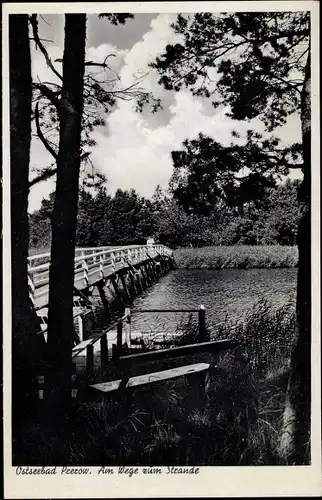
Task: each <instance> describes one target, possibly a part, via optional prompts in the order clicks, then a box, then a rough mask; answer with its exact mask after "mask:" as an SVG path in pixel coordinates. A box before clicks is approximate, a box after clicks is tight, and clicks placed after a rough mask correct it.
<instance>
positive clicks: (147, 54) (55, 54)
mask: <svg viewBox="0 0 322 500" xmlns="http://www.w3.org/2000/svg"><path fill="white" fill-rule="evenodd" d="M175 19H176V14H136V15H135V18H134V19H130V20H128V21H127V23H126V24H125V25H120V26H113V25H111V24H110V23H109V22H108V20H107V19H98V17H97V15H88V21H87V46H86V60H91V61H94V62H102V61H103V60H104V59H105V57H106V56H107V55H109V54H113V57H109V58H108V63H109V65H110V68H111V71H110V72H109V74H108V75H107V77H108V78H110V77H111V75H116V74H118V75H119V78H120V80H119V82H118V85H119V86H120V87H123V88H124V87H126V86H127V85H130V84H131V83H133V82H134V80H135V75H136V76H140V75H146V76H145V78H144V79H143V80H142V82H141V83H140V86H141V87H143V88H144V89H145V90H146V91H149V92H152V93H153V95H154V96H155V97H158V98H160V99H161V102H162V106H163V110H162V111H158V112H157V113H155V114H151V113H149V112H148V110H147V109H146V110H144V112H143V113H138V112H137V111H135V109H134V103H133V101H124V100H119V101H118V102H117V105H116V106H115V108H113V110H112V111H111V112H110V113H109V114H108V115H105V118H106V122H107V123H106V126H105V127H99V128H97V129H95V131H94V132H93V138H94V139H95V141H96V146H94V147H93V148H92V154H91V159H92V163H93V165H94V168H95V170H96V171H98V172H101V173H103V174H104V175H105V176H106V177H107V179H108V182H107V190H108V191H109V192H110V193H111V194H113V193H114V192H115V191H116V190H117V189H118V188H121V189H131V188H134V189H135V190H136V191H137V192H138V193H139V194H140V195H141V196H145V197H150V196H152V194H153V192H154V190H155V187H156V186H157V185H160V186H161V187H162V188H163V189H166V188H167V187H168V182H169V180H170V177H171V174H172V172H173V165H172V160H171V151H172V150H174V149H180V148H181V145H182V142H183V141H184V140H185V139H186V138H188V139H193V138H195V137H196V136H197V135H198V134H199V133H200V132H202V133H204V134H206V135H209V136H211V137H213V138H214V139H215V140H216V141H218V142H220V143H221V144H223V145H226V144H227V145H228V144H230V143H231V132H232V131H233V130H236V131H238V132H239V133H240V134H241V135H242V136H243V134H244V133H245V132H246V130H247V129H249V128H254V129H255V130H258V131H259V132H264V128H263V125H262V123H261V122H260V121H259V120H252V121H251V122H237V121H235V120H232V119H230V118H228V117H227V116H225V111H227V110H225V109H224V110H223V109H220V110H218V109H217V110H215V109H214V108H212V106H211V104H210V103H209V101H207V100H205V99H197V98H195V97H193V96H192V94H191V92H190V91H189V90H188V89H182V90H180V91H179V92H169V91H166V90H164V88H163V87H161V86H160V85H159V84H158V75H157V74H156V73H155V72H153V70H151V69H150V68H149V66H148V65H149V63H150V62H152V61H153V60H154V59H155V58H156V57H157V56H158V55H160V54H161V53H162V52H163V51H164V49H165V47H166V45H167V44H169V43H170V44H171V43H174V42H176V41H178V39H177V38H176V37H177V35H175V34H174V32H173V30H172V29H171V26H170V25H171V23H172V22H173V21H174V20H175ZM63 30H64V16H62V15H45V16H43V17H39V34H40V37H41V38H42V39H43V40H44V41H43V43H44V45H45V46H46V48H47V50H48V52H49V54H50V56H51V58H52V60H54V59H56V58H61V57H62V53H63ZM31 45H32V47H31V57H32V72H33V78H34V79H37V80H38V81H39V80H40V81H43V82H45V81H50V82H55V81H56V80H55V77H54V75H53V74H52V73H51V71H50V69H49V68H48V67H47V66H46V63H45V61H44V58H43V56H42V54H41V53H40V51H39V50H35V47H34V44H33V43H32V44H31ZM59 66H60V64H59V63H57V68H58V69H61V66H60V67H59ZM102 77H106V75H105V74H103V75H102ZM98 112H99V111H98ZM35 135H36V134H34V137H33V138H32V146H31V167H32V169H31V178H32V177H33V176H34V175H35V169H40V168H42V167H44V166H47V165H49V164H51V163H52V161H53V159H52V157H51V156H50V155H49V153H48V152H47V151H46V150H45V148H44V146H43V145H42V144H41V142H40V141H39V139H38V138H36V137H35ZM278 135H280V136H281V138H282V139H283V142H284V143H285V145H287V144H291V143H293V142H297V141H300V140H301V138H300V122H299V118H298V117H297V116H293V117H291V118H290V119H289V120H288V123H287V124H286V125H285V126H284V127H283V129H281V130H280V133H279V134H278ZM296 175H298V174H296V173H294V176H296ZM54 185H55V184H54V180H53V179H51V180H48V181H46V182H42V183H39V184H36V185H35V186H33V187H32V188H31V190H30V195H29V212H33V211H34V210H37V209H38V208H39V207H40V205H41V201H42V199H43V198H48V196H49V194H50V193H51V192H52V191H53V190H54Z"/></svg>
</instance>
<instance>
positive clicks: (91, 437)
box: [14, 302, 295, 465]
mask: <svg viewBox="0 0 322 500" xmlns="http://www.w3.org/2000/svg"><path fill="white" fill-rule="evenodd" d="M294 328H295V313H294V307H293V306H291V305H289V306H286V307H284V308H282V309H279V310H273V309H272V308H271V307H270V306H269V305H268V304H267V303H266V302H260V303H258V304H257V305H256V306H255V307H254V308H253V309H252V310H250V311H249V313H248V315H247V316H246V318H245V319H244V320H243V322H240V323H238V324H235V325H233V324H226V325H224V326H222V327H221V328H220V330H218V331H217V332H216V336H215V338H216V339H222V338H233V339H234V340H236V341H237V344H238V348H237V349H232V350H231V351H229V352H227V353H224V354H222V355H220V357H219V358H218V359H217V361H216V366H215V368H214V369H213V371H212V373H211V377H210V386H209V391H208V394H207V399H206V400H205V401H204V404H202V403H201V402H200V399H198V396H197V392H198V387H197V385H196V384H195V383H194V382H193V381H192V380H190V381H187V380H185V379H177V380H176V381H172V382H168V383H163V384H162V385H157V384H154V385H152V386H146V387H145V388H144V389H140V390H137V391H135V393H134V395H133V398H132V400H131V403H130V405H129V406H128V408H127V407H126V405H125V401H124V400H122V399H121V400H118V399H115V398H114V399H113V398H109V399H107V400H105V401H91V402H88V401H86V399H85V398H84V400H83V401H79V402H78V403H77V404H75V406H74V407H73V408H72V410H71V413H70V418H69V420H68V421H67V422H66V423H65V426H62V427H61V428H60V429H59V431H58V432H57V430H56V432H55V439H53V437H52V436H53V431H52V429H50V427H48V425H47V423H45V424H44V425H40V423H38V424H37V423H34V424H32V425H31V427H30V428H28V431H27V433H26V432H24V433H22V439H24V446H23V447H19V446H17V447H15V450H16V456H15V457H14V463H25V464H26V463H27V464H29V465H30V464H34V465H36V464H37V465H38V464H39V465H40V464H41V465H55V464H57V465H58V464H70V465H260V464H265V465H269V464H270V465H273V464H285V460H282V459H281V458H280V457H279V454H278V438H279V434H280V429H281V419H282V414H283V409H284V402H285V401H284V400H285V392H286V384H287V378H288V371H289V359H290V352H291V347H292V338H293V334H294ZM196 338H197V325H196V324H194V323H193V321H191V320H190V321H189V323H188V325H187V329H186V333H185V336H184V337H183V338H182V339H181V340H180V341H179V343H181V344H182V343H190V342H194V341H196ZM202 361H204V362H209V355H207V354H203V355H198V356H190V357H185V358H182V359H179V360H176V361H173V360H172V361H167V362H164V361H163V362H156V363H154V364H153V365H150V366H149V370H150V371H154V370H158V369H166V368H168V367H170V364H171V366H174V365H175V364H178V365H179V364H181V365H182V364H189V363H191V362H202ZM111 376H112V374H111ZM114 376H115V374H114ZM44 427H45V428H44ZM21 452H23V455H24V456H21V455H20V453H21Z"/></svg>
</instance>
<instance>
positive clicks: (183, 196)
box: [170, 130, 296, 215]
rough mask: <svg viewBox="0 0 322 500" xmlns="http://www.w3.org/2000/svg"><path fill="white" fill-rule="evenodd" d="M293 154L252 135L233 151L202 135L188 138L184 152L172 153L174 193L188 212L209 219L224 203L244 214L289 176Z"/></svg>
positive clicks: (273, 141)
mask: <svg viewBox="0 0 322 500" xmlns="http://www.w3.org/2000/svg"><path fill="white" fill-rule="evenodd" d="M235 135H236V134H235ZM290 155H291V153H290V151H289V149H286V148H284V149H283V148H281V147H280V146H279V140H278V139H277V138H274V137H272V138H268V139H267V138H266V139H263V137H262V136H261V135H260V134H258V133H255V132H253V131H252V130H248V132H247V139H246V141H245V143H244V144H243V145H237V144H233V143H231V144H230V146H222V145H221V144H220V143H218V142H216V141H215V140H213V139H212V138H211V137H207V136H205V135H204V134H202V133H200V134H199V136H198V137H197V138H196V139H193V140H190V141H189V140H187V139H186V140H185V141H184V142H183V148H182V150H179V151H172V153H171V156H172V161H173V165H174V173H173V175H172V178H171V182H170V188H171V191H172V193H173V195H174V198H175V199H176V200H177V201H178V203H179V204H180V205H182V206H183V207H184V209H185V210H187V211H188V212H189V211H193V212H195V213H199V214H204V215H207V214H209V213H210V212H211V211H212V210H213V207H214V206H215V205H218V206H220V204H221V201H222V200H224V201H225V203H226V204H227V205H228V206H237V207H238V208H239V210H240V211H241V212H242V211H243V208H244V206H245V204H246V203H249V202H251V201H254V202H256V200H257V201H259V200H261V198H262V197H263V195H264V191H265V189H266V188H267V187H270V186H274V185H275V183H276V181H277V180H278V179H279V178H281V176H282V175H283V174H284V175H285V174H287V173H288V166H289V165H293V164H291V163H288V159H287V157H288V156H290ZM294 166H296V164H294Z"/></svg>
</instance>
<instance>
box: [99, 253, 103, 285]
mask: <svg viewBox="0 0 322 500" xmlns="http://www.w3.org/2000/svg"><path fill="white" fill-rule="evenodd" d="M99 259H100V275H101V279H104V259H103V255H100V258H99Z"/></svg>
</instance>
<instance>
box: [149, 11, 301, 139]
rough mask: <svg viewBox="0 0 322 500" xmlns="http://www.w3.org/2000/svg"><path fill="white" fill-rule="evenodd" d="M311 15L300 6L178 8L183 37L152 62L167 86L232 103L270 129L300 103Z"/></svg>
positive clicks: (234, 111)
mask: <svg viewBox="0 0 322 500" xmlns="http://www.w3.org/2000/svg"><path fill="white" fill-rule="evenodd" d="M309 16H310V14H309V13H308V12H301V11H298V12H254V13H250V12H247V13H223V14H220V15H218V14H212V13H198V14H194V15H182V14H180V15H178V18H177V21H176V22H175V23H174V24H173V25H172V27H173V29H174V31H175V32H176V33H177V34H178V35H179V36H180V38H181V42H179V43H176V44H174V45H167V47H166V50H165V52H164V54H162V55H161V56H160V57H158V58H157V59H156V61H155V62H153V63H152V64H151V66H152V67H153V68H156V69H157V70H158V72H159V74H160V80H159V82H160V83H161V84H162V85H163V86H164V87H165V88H166V89H168V90H180V89H181V88H182V87H183V86H185V87H187V88H189V89H190V90H191V92H192V93H193V95H195V96H203V97H208V98H210V99H211V100H212V103H213V105H214V106H215V107H218V106H219V105H221V104H225V105H227V104H228V105H229V106H230V107H231V116H232V117H233V118H235V119H237V120H244V119H250V118H254V117H260V118H261V119H262V120H263V121H264V123H265V125H266V126H267V129H268V130H270V131H272V130H273V129H274V128H275V127H276V126H278V125H282V124H284V123H285V122H286V118H287V116H289V115H290V114H292V113H293V112H297V111H298V110H299V107H300V98H301V89H302V86H303V80H304V70H305V64H306V57H307V54H308V51H309V48H308V42H309V35H310V28H309ZM214 69H215V70H216V72H217V77H216V78H217V79H216V81H215V82H214V74H213V70H214Z"/></svg>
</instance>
